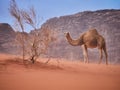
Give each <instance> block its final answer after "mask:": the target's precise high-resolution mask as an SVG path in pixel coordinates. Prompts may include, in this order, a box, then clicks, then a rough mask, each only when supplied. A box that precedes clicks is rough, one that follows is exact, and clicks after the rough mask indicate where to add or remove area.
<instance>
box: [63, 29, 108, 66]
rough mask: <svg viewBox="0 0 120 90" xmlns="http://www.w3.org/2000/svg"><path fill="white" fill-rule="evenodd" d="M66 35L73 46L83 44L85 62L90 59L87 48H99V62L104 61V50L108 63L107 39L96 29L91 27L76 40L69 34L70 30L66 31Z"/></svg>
mask: <svg viewBox="0 0 120 90" xmlns="http://www.w3.org/2000/svg"><path fill="white" fill-rule="evenodd" d="M65 36H66V38H67V41H68V42H69V44H71V45H72V46H82V48H83V56H84V62H85V63H89V61H88V51H87V48H98V50H99V58H100V60H99V64H100V63H101V61H102V58H103V51H104V54H105V58H106V65H107V64H108V60H107V57H108V55H107V50H106V43H105V39H104V38H103V36H102V35H100V34H99V33H98V32H97V30H96V29H90V30H88V31H87V32H85V33H83V34H82V35H80V37H79V38H78V39H76V40H73V39H72V38H71V36H70V34H69V32H67V33H65Z"/></svg>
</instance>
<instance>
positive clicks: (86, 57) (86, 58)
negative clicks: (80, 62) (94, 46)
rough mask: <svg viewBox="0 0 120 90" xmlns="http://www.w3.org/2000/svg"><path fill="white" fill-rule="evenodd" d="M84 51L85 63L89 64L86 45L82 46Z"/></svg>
mask: <svg viewBox="0 0 120 90" xmlns="http://www.w3.org/2000/svg"><path fill="white" fill-rule="evenodd" d="M82 49H83V56H84V63H86V62H87V63H89V61H88V52H87V47H86V46H85V45H82Z"/></svg>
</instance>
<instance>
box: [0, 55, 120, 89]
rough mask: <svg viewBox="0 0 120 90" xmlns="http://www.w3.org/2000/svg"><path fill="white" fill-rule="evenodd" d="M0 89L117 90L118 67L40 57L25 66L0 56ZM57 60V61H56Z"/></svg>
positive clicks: (118, 82) (12, 59) (119, 67)
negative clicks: (35, 61)
mask: <svg viewBox="0 0 120 90" xmlns="http://www.w3.org/2000/svg"><path fill="white" fill-rule="evenodd" d="M0 56H1V57H0V90H120V66H119V65H108V66H106V65H104V64H100V65H99V64H91V63H90V64H84V63H82V62H79V61H66V60H62V59H51V60H50V62H49V63H47V64H44V62H45V61H46V60H47V59H43V58H41V59H40V61H41V62H37V63H35V64H34V65H32V64H28V65H24V64H22V62H21V61H17V60H16V59H14V58H15V57H14V56H11V55H0ZM57 60H59V63H58V62H57Z"/></svg>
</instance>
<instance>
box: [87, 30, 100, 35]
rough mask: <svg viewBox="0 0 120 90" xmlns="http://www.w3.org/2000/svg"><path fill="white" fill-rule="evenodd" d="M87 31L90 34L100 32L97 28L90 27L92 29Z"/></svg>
mask: <svg viewBox="0 0 120 90" xmlns="http://www.w3.org/2000/svg"><path fill="white" fill-rule="evenodd" d="M87 33H89V34H92V35H93V34H98V32H97V30H96V29H90V30H88V32H87Z"/></svg>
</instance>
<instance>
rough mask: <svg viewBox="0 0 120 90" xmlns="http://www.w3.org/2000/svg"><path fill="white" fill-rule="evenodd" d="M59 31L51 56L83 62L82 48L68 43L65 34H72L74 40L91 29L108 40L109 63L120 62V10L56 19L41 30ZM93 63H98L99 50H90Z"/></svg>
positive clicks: (99, 11)
mask: <svg viewBox="0 0 120 90" xmlns="http://www.w3.org/2000/svg"><path fill="white" fill-rule="evenodd" d="M48 27H49V29H50V30H53V31H57V35H56V41H55V42H54V43H53V44H51V46H50V48H49V52H48V53H49V54H50V56H52V57H61V58H69V59H71V60H73V59H80V60H83V54H82V49H81V48H80V46H76V47H74V46H71V45H69V44H68V42H67V41H66V38H65V36H64V32H70V34H71V36H72V38H73V39H77V38H78V37H79V36H80V34H81V33H84V32H85V31H87V30H88V29H90V28H96V29H97V30H98V32H99V33H100V34H101V35H103V37H104V38H105V39H106V44H107V51H108V55H109V62H112V63H117V62H120V55H119V53H120V10H113V9H112V10H98V11H85V12H80V13H77V14H73V15H68V16H61V17H54V18H51V19H49V20H47V21H46V23H44V24H43V25H42V27H41V29H47V28H48ZM88 54H89V58H90V60H91V61H93V60H94V61H96V62H97V61H98V58H99V54H98V50H97V49H88Z"/></svg>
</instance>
